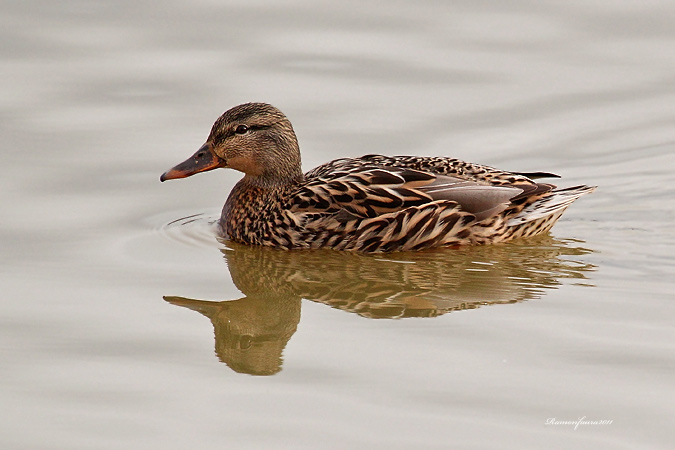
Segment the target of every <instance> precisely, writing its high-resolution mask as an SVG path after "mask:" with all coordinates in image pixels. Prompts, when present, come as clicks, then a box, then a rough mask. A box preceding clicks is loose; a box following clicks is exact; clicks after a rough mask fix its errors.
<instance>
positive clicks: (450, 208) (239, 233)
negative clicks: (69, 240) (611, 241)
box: [160, 103, 595, 252]
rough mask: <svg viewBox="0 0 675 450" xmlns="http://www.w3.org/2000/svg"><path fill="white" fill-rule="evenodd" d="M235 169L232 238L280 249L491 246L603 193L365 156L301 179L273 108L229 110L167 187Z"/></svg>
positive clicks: (447, 163) (519, 176) (544, 226)
mask: <svg viewBox="0 0 675 450" xmlns="http://www.w3.org/2000/svg"><path fill="white" fill-rule="evenodd" d="M218 167H229V168H232V169H236V170H239V171H241V172H243V173H244V178H243V179H242V180H241V181H239V182H238V183H237V184H236V186H235V187H234V188H233V189H232V192H231V193H230V196H229V197H228V199H227V202H225V206H224V207H223V213H222V215H221V217H220V222H219V224H220V228H221V231H222V233H223V234H224V235H226V236H228V237H229V238H230V239H232V240H234V241H237V242H241V243H245V244H253V245H267V246H271V247H280V248H286V249H291V248H319V247H329V248H334V249H337V250H356V251H364V252H388V251H402V250H422V249H427V248H433V247H449V246H457V245H467V244H488V243H496V242H502V241H506V240H509V239H514V238H519V237H526V236H534V235H536V234H540V233H544V232H546V231H548V230H549V229H550V228H551V227H552V226H553V224H554V223H555V222H556V220H558V218H559V217H560V216H561V215H562V213H563V211H565V209H566V208H567V207H568V206H569V205H570V204H571V203H572V202H573V201H574V200H576V199H577V198H579V197H580V196H581V195H583V194H586V193H589V192H592V191H593V190H594V189H595V188H594V187H589V186H575V187H571V188H565V189H556V186H554V185H552V184H547V183H537V182H535V181H533V179H537V178H544V177H557V175H553V174H549V173H542V172H536V173H511V172H504V171H501V170H497V169H494V168H492V167H487V166H481V165H478V164H471V163H467V162H463V161H459V160H457V159H452V158H440V157H421V156H382V155H366V156H362V157H360V158H343V159H336V160H335V161H331V162H329V163H326V164H324V165H322V166H319V167H317V168H315V169H314V170H311V171H309V172H307V173H306V174H304V175H303V173H302V171H301V169H300V149H299V148H298V141H297V138H296V137H295V132H294V131H293V127H292V126H291V122H290V121H289V120H288V119H287V118H286V116H285V115H284V114H283V113H282V112H281V111H279V110H278V109H276V108H275V107H273V106H271V105H268V104H265V103H246V104H243V105H239V106H236V107H234V108H232V109H230V110H229V111H227V112H225V113H224V114H223V115H222V116H221V117H220V118H218V120H216V123H215V124H214V125H213V128H212V129H211V134H210V135H209V138H208V139H207V140H206V143H205V144H204V145H203V146H202V147H201V148H200V149H199V150H198V151H197V153H195V154H194V155H193V156H191V157H190V158H189V159H188V160H186V161H185V162H182V163H180V164H178V165H177V166H176V167H174V168H173V169H171V170H169V171H168V172H166V173H164V174H163V175H162V176H161V178H160V180H161V181H164V180H171V179H174V178H184V177H189V176H190V175H194V174H195V173H198V172H205V171H207V170H212V169H216V168H218Z"/></svg>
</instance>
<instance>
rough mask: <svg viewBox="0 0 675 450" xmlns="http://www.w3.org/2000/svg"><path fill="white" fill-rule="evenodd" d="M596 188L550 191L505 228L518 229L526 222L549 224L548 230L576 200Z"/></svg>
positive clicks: (512, 218) (517, 215)
mask: <svg viewBox="0 0 675 450" xmlns="http://www.w3.org/2000/svg"><path fill="white" fill-rule="evenodd" d="M596 188H597V186H584V185H581V186H573V187H569V188H563V189H556V190H554V191H551V193H550V194H551V195H547V196H546V197H543V198H540V199H539V200H536V201H535V202H534V203H532V204H531V205H528V206H526V207H525V208H523V210H522V211H520V212H519V213H518V214H516V215H515V216H513V217H511V218H510V219H509V220H508V221H507V222H506V226H507V227H518V226H521V225H523V224H525V223H528V222H534V221H545V222H550V226H548V228H550V227H551V226H553V223H555V221H556V220H557V219H558V218H559V217H560V216H561V215H562V213H563V212H564V211H565V209H567V207H568V206H570V205H571V204H572V203H573V202H574V201H575V200H576V199H578V198H579V197H581V196H582V195H585V194H590V193H591V192H593V191H594V190H595V189H596ZM541 231H544V230H541Z"/></svg>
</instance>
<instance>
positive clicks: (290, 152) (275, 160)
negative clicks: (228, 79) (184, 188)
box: [159, 103, 302, 185]
mask: <svg viewBox="0 0 675 450" xmlns="http://www.w3.org/2000/svg"><path fill="white" fill-rule="evenodd" d="M219 167H229V168H231V169H235V170H239V171H241V172H244V173H245V174H246V176H247V178H249V179H251V180H255V181H256V182H258V183H260V184H266V185H276V184H285V183H290V182H293V181H297V180H298V179H301V178H302V171H301V168H300V150H299V148H298V140H297V138H296V137H295V132H294V131H293V127H292V126H291V122H290V121H289V120H288V119H287V118H286V116H285V115H284V114H283V113H282V112H281V111H279V110H278V109H277V108H275V107H274V106H272V105H268V104H267V103H245V104H243V105H239V106H235V107H234V108H232V109H230V110H228V111H226V112H225V113H224V114H223V115H222V116H220V117H219V118H218V120H216V122H215V123H214V124H213V127H212V128H211V133H210V134H209V137H208V139H207V140H206V143H205V144H204V145H202V146H201V148H200V149H199V150H197V152H196V153H195V154H194V155H192V156H191V157H190V158H188V159H187V160H185V161H183V162H182V163H180V164H178V165H177V166H176V167H174V168H172V169H170V170H168V171H167V172H165V173H163V174H162V176H161V177H160V178H159V179H160V181H165V180H172V179H175V178H185V177H189V176H191V175H194V174H196V173H199V172H206V171H208V170H213V169H217V168H219Z"/></svg>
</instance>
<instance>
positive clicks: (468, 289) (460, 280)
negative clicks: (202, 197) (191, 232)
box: [223, 236, 593, 318]
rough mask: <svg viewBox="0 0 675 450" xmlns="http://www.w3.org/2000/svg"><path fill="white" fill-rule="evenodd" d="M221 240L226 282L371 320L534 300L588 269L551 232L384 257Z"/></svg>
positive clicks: (577, 252)
mask: <svg viewBox="0 0 675 450" xmlns="http://www.w3.org/2000/svg"><path fill="white" fill-rule="evenodd" d="M227 245H228V248H226V249H224V250H223V253H224V254H225V258H226V260H227V264H228V267H229V269H230V274H231V276H232V280H233V281H234V283H235V284H236V285H237V287H238V288H239V289H240V290H241V291H242V292H243V293H244V294H246V295H248V296H258V295H270V294H271V293H275V294H274V295H280V294H282V295H291V296H296V297H302V298H305V299H308V300H312V301H317V302H321V303H326V304H329V305H331V306H333V307H335V308H339V309H343V310H347V311H350V312H354V313H358V314H359V315H362V316H366V317H372V318H400V317H421V316H437V315H440V314H444V313H446V312H449V311H453V310H458V309H469V308H476V307H478V306H480V305H485V304H495V303H513V302H517V301H521V300H527V299H531V298H536V297H538V296H539V295H541V292H542V290H543V289H547V288H548V289H550V288H554V287H556V286H558V285H559V281H558V279H559V278H584V277H585V276H584V272H586V271H588V270H591V269H592V268H593V266H590V265H586V264H581V263H578V262H576V261H574V260H569V259H567V258H565V256H572V255H581V254H584V253H588V252H589V250H586V249H584V248H581V247H579V246H575V245H574V243H573V242H570V241H568V242H563V241H559V240H555V239H553V238H551V237H550V236H541V237H538V238H534V239H531V240H528V241H521V242H518V243H507V244H502V245H495V246H486V247H465V248H460V249H456V250H452V251H448V250H437V251H426V252H410V253H393V254H387V255H367V254H359V253H351V252H336V251H332V250H311V251H302V252H293V251H284V250H278V249H272V248H266V247H247V246H243V245H238V244H234V243H231V242H227Z"/></svg>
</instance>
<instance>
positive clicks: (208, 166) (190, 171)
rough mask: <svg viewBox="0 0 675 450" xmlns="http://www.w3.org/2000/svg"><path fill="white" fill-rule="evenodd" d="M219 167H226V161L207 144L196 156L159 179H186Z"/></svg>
mask: <svg viewBox="0 0 675 450" xmlns="http://www.w3.org/2000/svg"><path fill="white" fill-rule="evenodd" d="M218 167H225V161H223V160H222V159H221V158H219V157H218V156H217V155H216V154H215V153H213V151H212V150H211V146H210V145H209V144H208V143H206V144H204V145H202V147H201V148H200V149H199V150H197V152H196V153H195V154H194V155H192V156H191V157H189V158H188V159H186V160H185V161H183V162H182V163H180V164H178V165H177V166H176V167H174V168H173V169H169V170H167V171H166V172H164V173H163V174H162V176H161V177H159V181H166V180H173V179H176V178H185V177H189V176H190V175H194V174H196V173H199V172H206V171H209V170H213V169H217V168H218Z"/></svg>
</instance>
